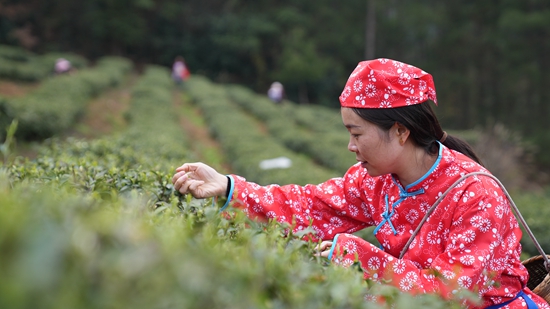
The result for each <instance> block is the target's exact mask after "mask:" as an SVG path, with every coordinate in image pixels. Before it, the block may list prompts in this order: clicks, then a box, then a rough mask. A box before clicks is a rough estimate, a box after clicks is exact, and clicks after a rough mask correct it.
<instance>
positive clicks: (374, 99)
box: [340, 59, 437, 108]
mask: <svg viewBox="0 0 550 309" xmlns="http://www.w3.org/2000/svg"><path fill="white" fill-rule="evenodd" d="M426 100H432V101H433V102H434V103H435V104H436V105H437V98H436V95H435V86H434V82H433V78H432V75H430V74H429V73H426V72H424V71H422V70H421V69H419V68H417V67H414V66H412V65H409V64H406V63H403V62H399V61H395V60H391V59H375V60H369V61H362V62H359V64H358V65H357V67H356V68H355V70H353V72H352V73H351V75H350V77H349V79H348V81H347V83H346V86H345V87H344V91H342V94H341V95H340V104H341V106H342V107H354V108H394V107H401V106H408V105H413V104H419V103H422V102H424V101H426Z"/></svg>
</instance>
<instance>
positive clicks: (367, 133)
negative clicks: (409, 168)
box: [341, 107, 402, 177]
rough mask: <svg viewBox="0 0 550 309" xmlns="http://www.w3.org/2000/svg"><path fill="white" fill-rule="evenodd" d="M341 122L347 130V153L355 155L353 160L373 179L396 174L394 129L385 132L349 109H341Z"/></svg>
mask: <svg viewBox="0 0 550 309" xmlns="http://www.w3.org/2000/svg"><path fill="white" fill-rule="evenodd" d="M341 113H342V121H343V122H344V126H345V127H346V128H347V129H348V132H349V134H350V140H349V144H348V149H349V151H351V152H353V153H355V159H356V160H357V161H359V162H361V166H363V167H364V168H366V169H367V172H368V173H369V175H371V176H373V177H375V176H380V175H384V174H390V173H396V172H397V171H398V168H399V155H400V153H401V149H402V147H399V146H400V145H399V138H398V137H397V135H396V134H395V132H394V131H395V130H397V129H396V127H392V128H391V129H390V131H389V132H385V131H383V130H382V129H380V128H379V127H378V126H376V125H375V124H373V123H371V122H368V121H366V120H364V119H363V118H361V117H359V115H357V114H356V113H355V112H353V110H352V109H351V108H347V107H343V108H342V109H341Z"/></svg>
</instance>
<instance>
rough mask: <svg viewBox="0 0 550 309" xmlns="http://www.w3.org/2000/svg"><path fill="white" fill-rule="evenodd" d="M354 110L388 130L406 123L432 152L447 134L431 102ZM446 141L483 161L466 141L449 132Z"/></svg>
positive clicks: (445, 142)
mask: <svg viewBox="0 0 550 309" xmlns="http://www.w3.org/2000/svg"><path fill="white" fill-rule="evenodd" d="M353 111H354V112H355V113H356V114H357V115H358V116H359V117H361V118H363V119H365V120H366V121H369V122H372V123H374V124H375V125H377V126H379V127H380V128H381V129H383V130H384V131H389V129H390V128H391V127H392V126H393V125H394V124H395V123H396V122H397V123H400V124H402V125H404V126H405V127H407V129H409V130H410V131H411V135H410V136H411V138H412V140H413V142H414V143H416V144H417V145H418V146H420V147H422V148H424V150H425V151H426V152H427V153H429V154H437V152H438V148H439V147H438V145H437V141H438V140H440V139H442V138H443V135H444V134H445V133H444V132H443V129H442V128H441V125H440V124H439V120H437V117H436V116H435V113H434V111H433V109H432V107H431V105H430V101H425V102H423V103H421V104H415V105H409V106H404V107H397V108H353ZM442 144H443V145H445V146H447V147H448V148H450V149H453V150H456V151H459V152H461V153H463V154H465V155H466V156H468V157H470V158H471V159H472V160H474V161H476V162H477V163H479V164H482V163H481V160H480V159H479V157H478V156H477V155H476V154H475V152H474V150H473V149H472V147H471V146H470V145H469V144H468V143H467V142H465V141H464V140H462V139H460V138H458V137H454V136H451V135H447V138H445V140H444V141H443V142H442Z"/></svg>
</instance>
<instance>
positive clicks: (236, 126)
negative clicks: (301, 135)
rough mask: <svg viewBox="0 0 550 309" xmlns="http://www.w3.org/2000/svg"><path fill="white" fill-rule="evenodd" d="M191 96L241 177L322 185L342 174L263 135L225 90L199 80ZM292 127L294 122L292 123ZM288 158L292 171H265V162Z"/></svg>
mask: <svg viewBox="0 0 550 309" xmlns="http://www.w3.org/2000/svg"><path fill="white" fill-rule="evenodd" d="M187 87H188V89H189V90H188V92H189V96H190V97H191V98H192V100H193V101H194V102H195V104H196V105H197V106H198V107H199V108H200V109H201V111H202V113H203V115H204V117H205V119H206V120H207V122H208V126H209V129H210V131H211V133H212V135H213V136H214V137H215V138H216V140H218V141H219V142H220V144H221V145H222V147H223V149H224V151H225V155H226V156H227V158H228V161H230V162H231V164H232V167H233V169H234V170H235V172H236V173H237V174H239V175H242V176H244V177H246V178H247V179H248V180H250V181H254V182H257V183H260V184H271V183H277V184H287V183H296V184H306V183H320V182H322V181H325V180H327V179H329V178H331V177H337V176H338V175H339V174H338V173H337V172H336V171H334V170H331V169H328V168H326V167H323V166H321V165H316V164H314V163H313V162H312V160H311V158H310V157H308V156H306V155H304V154H299V153H295V152H292V151H291V150H289V149H288V148H286V147H285V146H284V145H283V144H282V143H281V142H279V141H278V140H277V139H276V138H273V137H271V136H270V135H269V134H268V133H265V132H262V128H261V123H260V122H256V121H255V120H254V119H253V118H251V117H250V116H248V115H247V114H246V113H245V112H243V111H242V110H241V109H240V108H239V107H238V105H236V104H235V103H233V102H232V101H231V100H230V99H229V98H228V97H227V93H226V91H225V89H224V88H223V87H222V86H217V85H215V84H213V83H211V82H210V81H208V80H207V79H205V78H203V77H199V76H194V77H192V78H191V79H190V80H189V81H187ZM289 124H290V122H289ZM277 157H287V158H289V159H291V160H292V167H290V168H287V169H269V170H262V169H261V168H260V166H259V163H260V162H261V161H262V160H266V159H272V158H277Z"/></svg>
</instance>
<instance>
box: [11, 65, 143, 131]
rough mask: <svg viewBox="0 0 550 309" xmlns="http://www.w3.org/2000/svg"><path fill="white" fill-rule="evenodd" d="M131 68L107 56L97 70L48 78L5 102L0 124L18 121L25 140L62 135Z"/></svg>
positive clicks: (91, 69) (84, 70) (95, 68)
mask: <svg viewBox="0 0 550 309" xmlns="http://www.w3.org/2000/svg"><path fill="white" fill-rule="evenodd" d="M132 67H133V65H132V63H131V62H130V61H129V60H127V59H124V58H117V57H105V58H103V59H100V60H99V61H98V63H97V65H96V66H95V67H94V68H89V69H83V70H80V71H78V72H77V73H75V74H71V75H61V76H56V77H52V78H48V79H45V80H44V81H43V82H42V83H41V84H40V87H38V88H37V89H35V90H34V91H33V92H31V93H29V94H28V95H25V96H23V97H17V98H12V99H9V100H7V99H4V102H3V104H2V109H1V110H0V111H1V112H2V113H1V114H0V124H6V123H11V121H12V120H14V119H16V120H18V122H19V126H18V130H17V137H18V138H19V139H24V140H41V139H44V138H47V137H51V136H53V135H56V134H59V133H61V132H63V131H65V130H67V129H68V128H69V127H71V126H72V125H73V124H74V123H75V121H76V120H77V119H78V118H79V116H80V115H82V114H83V112H84V110H85V107H86V104H87V103H88V101H89V100H90V99H91V98H92V97H94V96H96V95H98V94H99V93H101V92H102V91H105V90H106V89H107V88H109V87H114V86H116V85H118V84H119V83H121V82H122V81H123V79H124V78H125V77H126V76H127V74H128V73H129V71H130V70H131V69H132ZM0 134H3V133H0Z"/></svg>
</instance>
